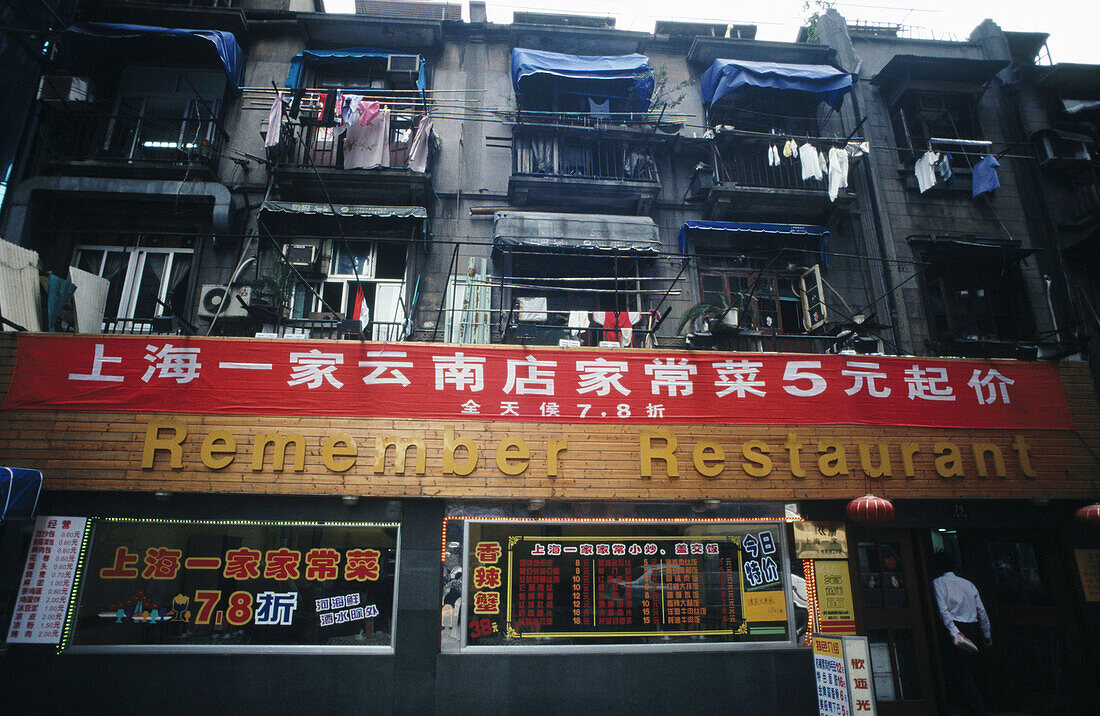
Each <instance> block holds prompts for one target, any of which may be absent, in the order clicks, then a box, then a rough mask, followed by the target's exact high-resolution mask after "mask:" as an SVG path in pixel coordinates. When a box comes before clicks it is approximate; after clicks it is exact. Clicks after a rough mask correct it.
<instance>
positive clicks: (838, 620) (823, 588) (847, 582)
mask: <svg viewBox="0 0 1100 716" xmlns="http://www.w3.org/2000/svg"><path fill="white" fill-rule="evenodd" d="M814 581H815V582H816V583H817V604H818V612H819V615H820V616H819V624H820V627H819V629H820V631H821V633H823V634H855V633H856V612H855V606H854V605H853V603H852V580H851V578H850V577H849V576H848V562H847V561H840V560H835V559H818V560H814Z"/></svg>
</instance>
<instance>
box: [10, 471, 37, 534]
mask: <svg viewBox="0 0 1100 716" xmlns="http://www.w3.org/2000/svg"><path fill="white" fill-rule="evenodd" d="M41 491H42V473H41V472H39V471H38V470H30V469H28V468H23V467H0V521H3V520H4V519H5V518H9V517H10V518H16V519H27V518H30V517H34V510H35V507H37V505H38V493H39V492H41Z"/></svg>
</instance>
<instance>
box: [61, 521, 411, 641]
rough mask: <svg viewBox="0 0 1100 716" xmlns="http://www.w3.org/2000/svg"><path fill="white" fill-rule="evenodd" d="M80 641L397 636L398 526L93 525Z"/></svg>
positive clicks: (74, 636)
mask: <svg viewBox="0 0 1100 716" xmlns="http://www.w3.org/2000/svg"><path fill="white" fill-rule="evenodd" d="M89 525H90V527H91V528H90V529H89V533H88V537H87V538H86V542H85V545H84V548H83V551H82V554H81V564H82V572H81V573H80V578H79V580H78V589H77V591H76V593H75V595H74V604H75V606H76V612H75V619H74V620H73V622H72V627H71V628H70V631H69V632H68V633H67V634H66V636H65V637H64V639H65V641H66V642H67V645H68V646H71V647H72V648H74V649H79V648H83V647H86V648H95V649H108V650H129V651H141V650H150V649H153V650H164V649H173V648H178V649H181V650H185V649H202V650H205V651H210V650H222V649H228V648H231V647H232V648H236V649H237V650H242V649H244V650H247V649H248V648H250V647H251V648H258V649H263V650H265V651H268V650H271V649H272V648H274V649H280V648H287V649H295V648H303V647H307V648H318V647H330V648H337V649H343V648H354V647H383V648H388V647H389V646H390V644H391V636H392V624H393V609H394V586H395V584H396V568H397V543H398V525H397V524H395V523H385V524H382V523H346V524H345V523H325V524H320V523H291V522H282V523H277V522H189V521H182V520H118V519H97V520H92V521H90V522H89Z"/></svg>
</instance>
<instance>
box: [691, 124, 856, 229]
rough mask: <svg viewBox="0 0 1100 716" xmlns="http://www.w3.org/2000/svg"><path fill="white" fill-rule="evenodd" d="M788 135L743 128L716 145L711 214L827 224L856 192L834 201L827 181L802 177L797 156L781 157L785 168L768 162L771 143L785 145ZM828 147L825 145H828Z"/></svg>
mask: <svg viewBox="0 0 1100 716" xmlns="http://www.w3.org/2000/svg"><path fill="white" fill-rule="evenodd" d="M783 141H784V138H783V137H782V136H781V135H776V136H775V137H767V136H759V135H757V134H749V133H742V132H737V131H733V132H723V133H722V135H721V136H720V137H719V139H717V140H716V141H715V143H714V145H713V150H712V162H713V164H712V166H713V170H714V171H713V177H712V178H713V184H712V185H711V186H710V187H709V188H707V189H704V190H703V201H704V206H705V210H706V214H707V216H708V218H710V219H714V220H721V219H727V218H739V217H746V216H750V217H753V219H761V220H782V221H800V222H806V223H817V224H825V223H827V220H828V217H829V216H830V215H831V213H832V212H833V211H835V210H836V209H838V208H842V207H846V206H847V205H848V204H849V203H850V202H851V200H852V195H851V194H850V193H849V192H848V191H847V190H844V189H842V190H841V192H840V195H839V196H838V197H837V200H836V201H835V202H831V201H829V192H828V183H827V181H826V180H825V179H813V178H810V179H805V180H803V179H802V165H801V163H800V162H799V161H798V160H797V159H791V158H788V157H783V156H782V155H781V156H780V163H779V166H769V165H768V147H770V146H773V145H774V146H777V147H780V148H781V147H782V143H783ZM822 146H824V144H822Z"/></svg>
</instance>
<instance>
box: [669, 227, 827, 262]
mask: <svg viewBox="0 0 1100 716" xmlns="http://www.w3.org/2000/svg"><path fill="white" fill-rule="evenodd" d="M688 231H713V232H728V233H732V234H777V235H782V236H804V237H809V238H816V239H817V240H818V253H820V254H821V265H822V266H828V261H827V254H826V253H825V251H826V249H827V248H828V245H829V230H828V229H826V228H825V227H824V226H812V225H809V224H758V223H749V222H736V221H685V222H684V224H683V226H681V227H680V234H679V236H678V237H677V240H678V241H679V242H680V252H681V253H685V254H686V253H687V232H688Z"/></svg>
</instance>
